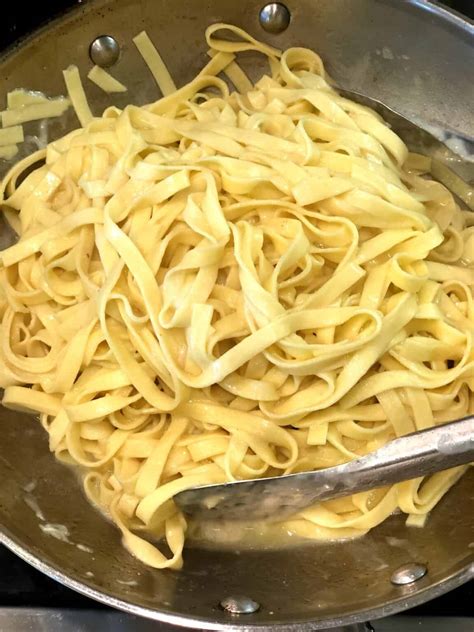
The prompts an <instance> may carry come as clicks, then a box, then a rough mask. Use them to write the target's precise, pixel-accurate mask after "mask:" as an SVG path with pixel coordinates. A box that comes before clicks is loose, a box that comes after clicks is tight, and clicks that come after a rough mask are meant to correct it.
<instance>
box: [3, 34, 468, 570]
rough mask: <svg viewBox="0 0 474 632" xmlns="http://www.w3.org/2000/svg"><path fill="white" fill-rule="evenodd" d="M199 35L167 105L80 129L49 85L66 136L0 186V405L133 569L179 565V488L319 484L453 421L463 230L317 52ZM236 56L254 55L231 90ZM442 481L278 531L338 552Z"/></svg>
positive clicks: (380, 495)
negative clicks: (199, 63) (79, 484)
mask: <svg viewBox="0 0 474 632" xmlns="http://www.w3.org/2000/svg"><path fill="white" fill-rule="evenodd" d="M229 33H230V34H231V35H233V40H232V41H230V40H227V39H224V38H225V36H226V35H227V34H229ZM206 39H207V43H208V45H209V47H210V49H211V50H210V57H211V60H210V62H209V63H208V65H207V66H206V68H205V71H204V72H201V73H200V74H199V75H198V76H197V77H196V78H195V79H194V80H193V81H191V82H190V83H189V84H187V85H185V86H183V87H181V88H179V89H177V90H174V88H173V89H171V86H170V85H169V82H168V83H166V82H165V84H166V88H165V84H163V85H162V82H161V81H160V79H159V78H158V77H157V80H158V83H159V84H160V86H161V88H162V89H163V93H164V94H165V95H166V96H164V97H163V98H161V99H160V100H159V101H157V102H156V103H152V104H150V105H146V106H144V107H136V106H133V105H129V106H128V107H126V108H125V109H124V110H123V111H121V110H119V109H118V108H116V107H110V108H108V109H107V110H105V112H104V113H103V115H102V116H101V117H100V118H97V117H96V118H92V115H91V114H90V112H89V108H88V106H87V107H86V106H85V105H84V97H83V92H82V87H81V89H80V90H79V92H77V90H78V87H77V80H78V74H77V72H76V70H74V69H73V70H72V71H69V73H67V74H66V79H67V80H68V79H69V80H68V88H69V92H70V96H71V100H72V102H73V103H74V105H75V107H76V108H78V106H77V101H78V98H79V97H78V94H80V98H79V102H80V105H79V116H80V119H81V122H82V123H83V124H84V127H83V128H81V129H77V130H75V131H73V132H71V133H69V134H68V135H67V136H65V137H64V138H61V139H59V140H57V141H54V142H52V143H50V144H49V145H48V147H47V148H46V149H45V150H41V151H39V152H37V153H36V154H34V155H33V156H31V157H29V158H27V159H25V160H23V161H21V162H19V163H18V164H17V165H15V166H14V167H13V168H12V169H11V170H10V172H9V173H8V174H7V176H6V177H5V178H4V180H3V183H2V200H3V201H2V205H3V208H4V209H5V211H6V218H7V219H8V220H9V221H10V223H11V225H12V227H13V228H14V229H15V230H16V232H17V233H18V237H19V238H18V242H17V243H15V244H14V245H12V246H11V247H10V248H7V249H6V250H4V251H2V252H1V253H0V315H1V327H2V336H1V351H0V384H1V386H3V387H4V388H5V395H4V399H3V404H4V405H5V406H8V407H11V408H17V409H21V410H27V411H32V412H35V413H39V414H40V419H41V423H42V425H43V427H44V428H45V430H46V431H47V432H48V434H49V442H50V449H51V450H52V452H54V454H55V455H56V457H57V458H58V459H60V460H61V461H63V462H65V463H68V464H72V465H74V466H77V467H78V468H79V469H80V471H81V472H82V474H83V480H84V487H85V490H86V493H87V495H88V496H89V498H90V499H91V500H92V501H93V502H94V503H95V504H97V505H98V506H99V507H101V508H102V510H103V511H105V512H107V513H108V514H109V515H110V516H111V517H112V519H113V520H114V522H115V523H116V525H117V526H118V527H119V529H120V530H121V532H122V534H123V541H124V543H125V545H126V546H127V547H128V549H129V550H130V551H131V552H132V553H133V554H134V555H136V556H137V557H138V558H139V559H140V560H142V561H143V562H144V563H145V564H148V565H150V566H153V567H156V568H166V567H168V568H175V569H176V568H179V567H180V566H181V564H182V552H183V546H184V541H185V534H186V529H187V520H186V518H185V517H184V516H183V515H182V514H181V513H180V512H179V511H178V510H177V508H176V506H175V505H174V503H173V496H174V495H176V494H177V493H178V492H179V491H181V490H184V489H186V488H189V487H191V486H195V485H200V484H207V483H218V482H223V481H226V480H234V479H248V478H256V477H262V476H277V475H282V474H288V473H291V472H300V471H305V470H311V469H318V468H324V467H328V466H332V465H336V464H339V463H342V462H345V461H348V460H350V459H353V458H356V457H358V456H359V455H363V454H366V453H368V452H370V451H372V450H375V449H376V448H378V447H379V446H381V445H382V444H384V443H386V442H387V441H389V440H390V439H392V438H394V437H397V436H400V435H403V434H406V433H409V432H413V431H415V430H417V429H421V428H425V427H428V426H432V425H434V424H438V423H441V422H445V421H449V420H454V419H457V418H460V417H462V416H464V415H466V414H468V413H472V412H473V411H474V405H473V402H474V398H473V390H474V352H473V334H474V303H473V283H474V277H473V275H474V273H473V259H474V257H473V253H472V249H473V245H474V233H473V231H474V227H473V225H474V221H473V217H474V216H473V215H472V214H470V213H468V212H467V211H463V210H461V209H460V208H459V207H458V205H457V204H456V202H455V200H454V198H453V196H452V195H451V194H450V193H449V192H448V191H447V189H446V188H445V187H443V186H442V185H440V184H438V183H437V182H434V181H432V180H430V179H428V178H426V177H424V174H423V173H422V167H420V165H423V164H425V163H426V161H423V160H417V159H416V157H413V156H409V155H408V151H407V149H406V147H405V145H404V144H403V142H402V141H401V140H400V139H399V138H398V137H397V136H396V134H395V133H394V132H393V131H391V129H390V128H389V127H388V126H386V125H385V124H384V122H383V120H382V119H381V118H380V117H379V116H378V115H376V114H375V113H374V112H372V111H371V110H369V109H368V108H366V107H363V106H361V105H358V104H356V103H353V102H351V101H349V100H347V99H345V98H343V97H341V96H339V95H338V93H337V92H336V91H335V90H334V89H333V88H332V87H331V86H330V84H329V83H328V82H327V80H326V78H325V72H324V67H323V64H322V62H321V60H320V58H319V57H318V55H317V54H316V53H314V52H312V51H310V50H307V49H304V48H290V49H288V50H286V51H284V52H281V51H279V50H277V49H275V48H273V47H270V46H267V45H265V44H261V43H259V42H257V41H256V40H254V39H253V38H252V37H250V36H249V35H248V34H246V33H245V32H243V31H241V30H240V29H238V28H236V27H233V26H230V25H224V24H216V25H213V26H211V27H209V28H208V30H207V32H206ZM140 41H142V42H143V41H144V37H143V36H140V40H139V42H140ZM148 41H149V40H148ZM248 50H251V51H254V52H255V51H256V52H258V53H261V54H263V55H265V56H266V57H267V58H268V61H269V71H268V74H266V75H264V76H262V77H261V78H260V79H259V80H258V81H257V82H256V83H255V84H253V85H252V84H250V82H249V79H248V78H247V77H246V75H245V74H244V73H243V72H242V70H241V69H240V67H239V66H238V65H237V62H236V55H237V54H238V53H239V52H240V51H248ZM142 52H143V51H142ZM149 56H150V55H148V57H149ZM148 63H149V59H148ZM219 72H223V73H226V72H227V74H228V76H229V77H231V78H232V77H235V78H236V82H237V83H238V84H239V87H240V89H241V90H242V92H240V93H239V92H231V91H230V90H229V87H228V84H227V83H226V82H225V81H224V80H222V79H221V78H219V77H217V76H216V73H219ZM163 76H164V75H163ZM163 76H162V78H163ZM74 91H76V94H74ZM81 113H82V114H81ZM25 176H26V177H25ZM465 469H466V468H465V467H458V468H454V469H452V470H449V471H446V472H441V473H438V474H436V475H434V476H432V477H429V478H427V479H425V480H423V479H418V480H413V481H407V482H404V483H400V484H397V485H393V486H391V487H389V488H384V489H380V490H377V491H375V492H367V493H360V494H356V495H353V496H350V497H347V498H343V499H338V500H337V501H332V502H324V503H321V504H319V505H317V506H315V507H311V508H308V509H306V510H304V511H302V512H300V513H299V514H298V515H296V516H294V517H293V518H292V519H291V520H289V521H287V522H286V523H285V528H286V529H287V530H288V531H290V532H292V533H296V534H299V535H302V536H304V537H308V538H313V539H326V538H336V539H337V538H346V537H354V536H357V535H361V534H364V533H366V532H367V531H369V530H370V529H372V528H373V527H375V526H376V525H378V524H379V523H381V522H382V521H383V520H385V519H386V518H387V517H389V516H390V515H391V514H392V513H393V512H394V511H396V510H397V509H399V510H401V511H402V512H405V513H406V514H408V521H409V524H415V525H422V524H423V522H424V520H425V518H426V516H427V514H428V513H429V512H430V510H431V509H432V508H433V507H434V506H435V505H436V503H437V502H438V501H439V499H440V498H441V497H442V496H443V494H444V493H445V492H446V491H447V490H448V489H449V488H450V487H451V486H452V485H453V484H454V483H455V481H456V480H457V479H458V478H459V476H461V474H462V473H463V472H464V471H465ZM159 539H163V541H164V544H163V545H161V544H159V543H158V544H157V541H158V540H159Z"/></svg>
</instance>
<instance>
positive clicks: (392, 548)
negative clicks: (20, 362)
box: [0, 0, 474, 630]
mask: <svg viewBox="0 0 474 632" xmlns="http://www.w3.org/2000/svg"><path fill="white" fill-rule="evenodd" d="M287 4H288V8H289V9H290V12H291V14H292V21H291V24H290V27H289V28H288V29H287V30H286V31H285V32H284V33H283V34H281V35H278V36H275V35H269V34H265V33H264V32H263V31H262V30H261V28H260V26H259V24H258V13H259V9H260V8H261V7H260V5H259V3H255V2H254V1H253V0H243V1H242V2H240V3H235V2H230V0H220V1H218V0H209V2H208V3H206V4H205V5H203V4H202V2H201V1H200V0H188V1H187V2H183V1H181V0H178V1H177V2H174V3H168V2H167V0H162V2H160V3H156V2H154V1H153V0H117V1H116V2H108V1H107V2H104V1H101V2H91V3H87V6H86V7H84V8H80V9H78V10H75V11H74V12H73V13H71V14H70V15H68V16H67V17H65V18H64V19H62V20H59V21H57V22H55V23H53V24H51V25H50V26H49V27H48V28H47V29H45V30H43V31H42V32H40V33H39V34H37V35H36V36H35V37H33V38H31V39H29V40H28V41H27V42H25V43H24V45H23V46H21V47H19V48H18V49H16V50H12V51H10V52H9V53H8V54H7V55H6V56H5V57H4V58H3V61H1V62H0V77H1V89H0V92H1V93H2V94H0V96H1V98H2V101H1V102H2V103H3V99H4V96H5V94H6V93H7V92H8V91H9V90H12V89H14V88H18V87H23V88H27V89H31V90H41V91H43V92H45V93H46V94H48V95H49V96H54V95H59V94H64V91H65V88H64V85H63V82H62V74H61V70H62V69H63V68H65V67H67V66H68V65H69V64H70V63H76V64H77V65H78V66H79V68H80V70H81V73H82V75H83V76H85V74H86V72H87V70H88V69H89V68H90V66H91V62H90V60H89V55H88V50H89V45H90V43H91V42H92V41H93V40H94V38H95V37H97V36H99V35H102V34H104V33H106V34H110V35H113V36H114V37H115V38H116V39H117V41H118V42H119V43H120V45H121V57H120V59H119V61H118V63H117V64H116V66H114V68H113V73H114V75H116V76H117V78H119V79H120V80H121V81H123V83H125V84H126V85H127V87H128V92H127V93H125V95H112V96H108V95H106V94H104V93H101V92H100V91H99V89H98V88H96V87H95V86H93V85H92V84H88V85H87V94H88V98H89V101H90V103H91V105H92V107H93V111H94V112H95V113H100V112H101V111H102V110H103V109H104V108H105V107H107V106H108V105H111V104H116V105H118V106H119V107H120V106H123V105H125V104H126V103H127V102H129V101H133V102H136V103H138V104H142V103H145V102H147V101H151V100H154V99H156V98H158V96H159V93H158V90H157V88H156V86H155V84H154V82H153V79H152V77H151V75H150V74H149V72H148V70H147V69H146V68H145V66H144V64H143V61H142V60H141V58H140V56H139V54H138V52H137V51H136V50H135V48H134V46H133V44H132V41H131V39H132V37H133V36H134V35H135V34H136V33H137V32H139V31H140V30H142V29H144V28H146V30H147V32H148V33H149V35H150V36H151V37H152V39H153V40H154V42H155V43H156V45H157V47H158V48H159V50H160V52H161V54H162V56H163V58H164V60H165V62H166V63H167V65H168V66H169V69H170V72H171V74H172V76H173V77H175V78H176V80H177V83H178V85H180V84H182V83H184V82H185V81H186V80H188V79H190V78H191V77H192V76H193V75H194V74H195V73H196V72H197V71H198V69H199V68H200V67H202V65H203V64H204V63H205V59H206V56H205V53H206V48H205V44H204V41H203V37H202V34H203V31H204V28H205V27H206V26H207V25H208V24H209V23H210V22H214V21H226V22H232V23H235V24H237V25H239V26H241V27H243V28H245V29H246V30H248V31H250V32H251V33H253V34H254V35H256V36H257V37H260V38H262V39H265V40H266V41H268V42H270V43H272V44H275V45H276V46H279V47H287V46H290V45H304V46H308V47H310V48H314V49H315V50H317V51H318V52H319V53H321V55H322V57H323V59H324V61H325V62H326V63H327V66H328V70H329V72H330V74H331V75H332V76H333V77H334V78H335V79H336V80H337V81H338V82H340V83H341V85H343V86H344V87H347V88H349V89H355V90H357V91H358V92H361V93H366V94H368V95H370V96H373V97H375V98H378V99H380V100H381V101H384V102H386V103H387V104H389V105H391V106H392V107H393V108H394V109H397V110H398V111H400V112H401V113H403V114H405V115H407V116H408V117H410V116H416V115H417V118H419V115H420V112H422V113H423V116H424V118H425V120H426V121H427V122H428V123H436V124H438V125H441V126H444V127H446V128H448V129H454V131H457V132H460V133H463V134H464V135H467V134H468V132H469V126H471V129H470V132H471V135H472V123H471V116H472V115H471V104H472V101H473V98H474V86H473V84H470V85H466V80H465V77H467V76H469V72H471V73H472V70H470V66H469V63H470V62H469V60H470V59H471V60H472V55H473V49H474V43H473V38H472V29H471V35H469V28H468V26H467V25H466V24H465V23H463V22H462V21H461V20H457V19H456V18H453V17H450V15H449V14H447V13H445V12H444V11H443V10H441V9H436V8H434V7H432V6H428V5H426V6H423V7H422V6H420V5H419V3H415V2H413V3H412V2H407V3H391V2H385V1H380V2H375V1H371V0H360V1H359V2H357V3H354V2H352V1H351V0H320V1H316V0H300V1H296V0H292V1H290V2H288V3H287ZM204 6H205V10H204V9H203V7H204ZM341 16H344V18H343V19H342V18H341ZM402 32H403V34H404V37H403V40H402V39H401V38H400V35H399V34H400V33H402ZM420 32H423V33H424V42H423V47H420V46H419V33H420ZM384 50H385V53H384V52H383V51H384ZM387 51H390V52H389V53H387ZM243 65H244V67H245V68H246V70H247V72H248V73H249V74H250V76H253V77H256V76H258V75H259V74H261V73H262V71H263V70H264V68H263V66H262V61H261V60H260V59H259V58H258V56H257V55H252V54H247V55H246V56H245V60H244V63H243ZM447 77H448V78H449V86H450V89H449V91H447V90H446V78H447ZM427 95H429V96H428V97H427ZM76 125H77V122H76V120H75V115H74V113H73V111H72V110H69V111H68V113H67V115H66V116H65V117H64V118H62V119H61V120H51V121H50V122H48V124H47V132H48V138H49V139H53V138H56V137H58V136H60V135H62V134H64V133H65V132H66V131H68V130H69V129H73V128H74V127H75V126H76ZM39 133H40V128H39V123H35V122H33V123H29V124H27V125H26V126H25V134H26V135H28V136H30V137H31V138H30V139H29V140H28V141H27V142H26V143H25V144H24V145H23V146H22V148H21V152H22V153H20V155H19V156H17V157H16V159H18V158H20V157H23V156H24V155H27V154H28V153H30V152H31V151H32V150H33V149H34V143H35V141H34V137H37V136H39ZM6 168H7V164H6V163H5V162H1V163H0V169H2V170H3V171H5V169H6ZM0 424H1V429H2V441H1V442H0V477H1V480H2V485H1V486H0V540H2V539H3V540H4V541H5V542H6V543H7V544H8V545H9V546H11V547H12V548H14V549H15V550H16V551H17V552H18V553H19V554H20V555H22V556H23V557H25V558H27V559H29V560H30V561H32V562H33V563H35V564H36V565H38V566H41V565H42V564H43V566H42V568H43V570H46V571H47V572H49V573H50V574H53V576H56V577H57V578H59V579H60V580H61V581H65V582H67V583H68V584H69V585H71V586H73V587H74V588H76V589H79V590H81V591H83V592H85V593H87V594H89V595H91V596H93V597H95V598H98V599H101V600H103V601H106V602H107V603H110V604H111V605H115V606H118V607H121V608H125V609H129V610H131V611H135V612H138V613H140V614H145V615H148V616H152V617H154V618H159V619H165V620H170V621H174V622H177V623H181V624H183V625H191V624H192V625H194V626H196V627H199V628H201V629H203V628H209V627H214V628H215V629H222V628H223V626H225V625H229V626H230V625H232V626H234V625H245V626H246V629H252V626H254V625H255V626H257V625H259V626H267V629H274V628H275V626H277V625H279V624H281V625H285V627H288V626H289V625H294V626H298V625H301V627H298V629H308V630H309V629H317V628H323V627H328V626H330V625H335V624H336V623H337V624H339V623H344V622H349V621H354V620H363V619H364V618H367V617H368V616H369V615H370V616H372V617H375V616H384V615H386V614H388V613H390V612H392V611H395V610H400V609H403V608H404V607H408V606H409V605H414V604H415V603H418V602H421V601H424V600H426V599H428V598H429V597H434V596H435V595H436V594H439V593H441V592H443V591H444V590H446V589H448V588H449V587H453V586H454V585H456V584H457V583H461V582H462V581H466V580H467V579H468V577H469V576H470V574H472V560H473V558H472V553H473V548H472V546H471V547H470V545H471V544H472V542H471V540H472V516H474V491H473V490H474V487H473V485H472V483H473V473H472V472H470V473H468V475H466V476H465V477H463V479H462V480H461V481H460V482H459V483H458V484H457V485H456V486H455V488H454V489H452V490H451V492H450V493H449V494H448V495H447V496H446V497H445V498H444V499H443V500H442V502H441V503H440V504H439V505H438V506H437V507H436V509H435V510H434V511H433V513H432V515H431V516H430V518H429V520H428V522H427V525H426V526H425V528H423V529H415V528H412V529H408V528H407V527H405V518H404V517H403V516H401V515H398V516H393V517H392V518H391V519H389V520H388V521H386V522H385V523H384V524H383V525H381V526H380V527H379V528H377V529H375V530H374V531H373V532H371V533H370V534H369V535H367V536H365V537H364V538H360V539H358V540H354V541H349V542H342V543H337V544H330V543H329V544H307V545H306V544H305V545H304V546H301V547H293V548H290V549H282V550H276V551H263V550H260V551H256V550H250V551H248V550H246V551H243V550H242V551H239V550H228V549H226V550H220V549H216V548H214V549H212V550H209V549H207V550H206V549H203V548H196V547H193V548H189V549H188V550H187V551H186V552H185V566H184V570H183V571H180V572H169V571H155V570H152V569H149V568H146V567H144V566H143V565H142V564H140V563H139V562H138V561H136V560H135V559H134V558H132V557H131V556H130V555H129V554H128V553H127V552H126V551H125V550H124V549H123V548H122V545H121V542H120V536H119V533H118V531H117V530H116V529H115V528H114V527H113V526H112V525H111V524H110V523H109V522H107V521H106V520H104V519H103V518H102V517H101V516H100V515H99V514H98V513H97V512H96V511H95V510H94V509H93V508H92V507H91V506H90V505H89V503H88V502H87V500H86V499H85V497H84V495H83V494H82V493H81V492H80V490H79V485H78V483H77V481H76V478H75V476H74V474H73V473H72V472H71V471H69V470H67V469H66V468H64V467H63V466H62V465H60V464H59V463H57V462H56V461H55V459H54V457H52V455H50V454H49V452H48V448H47V441H46V437H45V436H44V433H43V431H42V429H41V427H40V426H39V424H38V422H37V421H36V420H35V419H34V418H32V417H30V416H28V415H22V414H20V413H13V412H11V411H7V410H5V409H0ZM41 516H43V518H41ZM51 525H55V526H51ZM58 525H59V526H58ZM408 562H421V563H424V564H427V566H428V574H427V575H426V576H425V577H424V578H423V579H421V580H420V581H419V582H417V583H416V584H414V585H412V586H408V587H405V588H400V587H395V586H393V585H392V584H391V583H390V575H391V573H392V572H393V570H394V569H396V568H397V567H398V566H400V565H402V564H405V563H408ZM44 565H46V566H44ZM235 593H237V594H242V593H243V594H245V595H246V596H248V597H251V598H252V599H254V600H255V601H257V602H259V603H260V604H261V608H260V610H259V611H258V612H257V613H256V614H253V615H248V616H247V617H246V618H245V619H243V618H239V619H235V618H233V619H230V618H229V616H228V615H226V614H225V613H224V612H223V611H221V610H220V609H219V608H218V607H217V604H218V603H219V602H220V601H221V600H222V599H224V598H225V597H227V596H229V595H232V594H235ZM309 622H313V623H309ZM295 629H296V627H295Z"/></svg>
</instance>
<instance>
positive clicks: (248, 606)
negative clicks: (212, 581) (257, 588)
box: [219, 595, 260, 614]
mask: <svg viewBox="0 0 474 632" xmlns="http://www.w3.org/2000/svg"><path fill="white" fill-rule="evenodd" d="M219 605H220V607H221V608H222V609H223V610H225V611H226V612H229V613H230V614H253V613H254V612H257V610H260V604H259V603H257V602H256V601H254V600H253V599H250V597H245V596H244V595H231V596H229V597H226V598H225V599H222V601H221V602H220V604H219Z"/></svg>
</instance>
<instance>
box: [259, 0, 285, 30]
mask: <svg viewBox="0 0 474 632" xmlns="http://www.w3.org/2000/svg"><path fill="white" fill-rule="evenodd" d="M258 19H259V21H260V26H261V27H262V28H263V29H264V30H265V31H267V33H274V34H277V33H283V31H285V30H286V29H287V28H288V27H289V25H290V20H291V14H290V12H289V10H288V7H287V6H286V5H285V4H282V3H281V2H270V3H269V4H266V5H265V6H264V7H263V8H262V9H261V10H260V13H259V17H258Z"/></svg>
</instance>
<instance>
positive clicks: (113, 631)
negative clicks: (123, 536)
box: [0, 608, 474, 632]
mask: <svg viewBox="0 0 474 632" xmlns="http://www.w3.org/2000/svg"><path fill="white" fill-rule="evenodd" d="M182 629H183V628H182ZM473 629H474V620H473V619H468V618H466V617H450V618H448V617H422V618H417V617H406V616H398V617H388V618H386V619H381V620H380V621H376V622H375V623H374V624H373V626H367V627H366V626H365V625H364V624H360V625H358V624H355V625H347V626H343V627H337V628H331V631H330V632H369V630H374V632H472V630H473ZM0 630H1V631H2V632H37V631H38V630H44V631H45V632H173V630H176V628H175V627H173V626H171V625H167V624H165V623H158V622H155V621H148V620H147V619H143V618H142V617H136V616H134V615H130V614H124V613H121V612H114V611H113V610H69V609H66V608H61V609H53V608H0ZM328 632H329V631H328Z"/></svg>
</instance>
